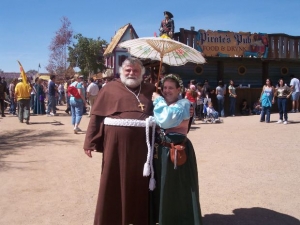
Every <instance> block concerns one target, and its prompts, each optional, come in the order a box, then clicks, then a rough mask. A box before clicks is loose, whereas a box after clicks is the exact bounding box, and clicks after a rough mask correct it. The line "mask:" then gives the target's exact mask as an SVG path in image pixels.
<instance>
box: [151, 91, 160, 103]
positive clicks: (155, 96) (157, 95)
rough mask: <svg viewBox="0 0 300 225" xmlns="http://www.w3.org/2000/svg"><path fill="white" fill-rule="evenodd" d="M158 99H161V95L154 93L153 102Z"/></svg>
mask: <svg viewBox="0 0 300 225" xmlns="http://www.w3.org/2000/svg"><path fill="white" fill-rule="evenodd" d="M158 97H160V95H159V94H158V93H156V92H153V94H152V101H154V100H155V99H157V98H158Z"/></svg>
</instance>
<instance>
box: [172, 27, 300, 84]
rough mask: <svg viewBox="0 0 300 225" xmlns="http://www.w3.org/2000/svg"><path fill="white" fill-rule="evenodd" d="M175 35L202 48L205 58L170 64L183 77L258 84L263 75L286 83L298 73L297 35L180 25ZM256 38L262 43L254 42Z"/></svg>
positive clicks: (178, 39) (299, 38)
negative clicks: (180, 63) (207, 28)
mask: <svg viewBox="0 0 300 225" xmlns="http://www.w3.org/2000/svg"><path fill="white" fill-rule="evenodd" d="M204 35H206V37H204V38H203V36H204ZM209 38H210V39H209ZM226 38H227V39H226ZM174 39H175V40H177V41H180V42H182V43H184V44H187V45H189V46H191V47H193V48H195V49H198V50H199V51H201V52H203V54H204V56H205V58H206V60H207V63H206V64H204V65H195V64H186V65H185V66H181V67H170V72H173V73H178V74H180V75H182V77H184V79H185V80H190V79H196V80H197V81H199V82H202V81H203V80H204V79H208V80H209V81H210V83H211V84H212V86H216V84H217V81H218V80H223V81H224V82H225V83H229V80H231V79H232V80H234V81H235V84H237V85H240V84H241V85H242V86H248V84H250V86H251V87H261V86H262V85H263V84H264V83H265V80H266V78H270V79H271V80H272V81H273V83H274V82H277V80H278V79H279V78H280V77H283V78H284V80H285V82H286V83H288V82H289V80H290V78H289V75H290V74H295V76H299V75H300V36H290V35H286V34H261V33H254V34H251V33H249V32H238V33H234V32H229V31H203V30H199V31H194V30H185V29H183V28H181V29H180V32H178V33H175V35H174ZM259 39H260V42H261V45H260V46H258V45H257V46H255V44H257V42H259ZM238 40H239V41H238ZM222 50H223V51H222ZM227 50H229V51H227ZM260 50H261V51H260Z"/></svg>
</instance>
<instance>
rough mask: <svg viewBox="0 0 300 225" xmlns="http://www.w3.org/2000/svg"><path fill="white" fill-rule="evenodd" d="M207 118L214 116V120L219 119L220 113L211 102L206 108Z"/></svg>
mask: <svg viewBox="0 0 300 225" xmlns="http://www.w3.org/2000/svg"><path fill="white" fill-rule="evenodd" d="M206 113H207V116H212V117H213V118H214V119H219V113H218V112H217V111H216V110H215V109H214V106H213V103H212V102H209V103H208V107H207V108H206Z"/></svg>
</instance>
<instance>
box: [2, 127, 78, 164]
mask: <svg viewBox="0 0 300 225" xmlns="http://www.w3.org/2000/svg"><path fill="white" fill-rule="evenodd" d="M50 141H51V144H52V145H53V144H68V143H73V144H74V142H76V140H73V139H70V138H67V133H62V132H59V131H57V130H55V131H40V132H39V133H37V132H36V131H34V130H26V129H22V130H14V131H10V132H6V133H1V134H0V170H4V169H8V164H7V162H6V161H3V159H4V158H6V157H7V156H9V155H11V154H18V153H19V152H20V151H24V150H26V149H28V148H30V147H31V146H35V147H37V146H40V149H41V150H43V149H46V148H47V147H46V143H47V142H50Z"/></svg>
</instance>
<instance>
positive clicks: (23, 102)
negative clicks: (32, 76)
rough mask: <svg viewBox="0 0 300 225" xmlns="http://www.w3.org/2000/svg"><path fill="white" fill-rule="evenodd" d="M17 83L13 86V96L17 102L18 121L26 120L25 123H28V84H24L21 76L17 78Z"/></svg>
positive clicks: (29, 91) (29, 89)
mask: <svg viewBox="0 0 300 225" xmlns="http://www.w3.org/2000/svg"><path fill="white" fill-rule="evenodd" d="M18 80H19V83H18V84H17V85H16V87H15V96H16V98H17V102H18V116H19V120H20V123H23V120H24V119H25V120H26V124H29V119H30V93H31V89H32V88H31V86H30V84H29V83H28V84H24V83H23V82H22V78H18Z"/></svg>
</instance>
